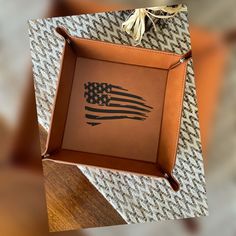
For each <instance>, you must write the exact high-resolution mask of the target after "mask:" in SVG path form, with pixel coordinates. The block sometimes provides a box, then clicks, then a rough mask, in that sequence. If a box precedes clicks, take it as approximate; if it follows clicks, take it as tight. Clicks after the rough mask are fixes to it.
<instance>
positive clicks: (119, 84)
mask: <svg viewBox="0 0 236 236" xmlns="http://www.w3.org/2000/svg"><path fill="white" fill-rule="evenodd" d="M57 32H58V33H59V34H60V35H61V36H63V38H64V39H65V46H64V51H63V56H62V62H61V71H60V74H59V82H58V87H57V95H56V99H55V104H54V110H53V115H52V121H51V127H50V132H49V137H48V140H47V147H46V150H45V152H44V154H43V158H47V159H51V160H54V161H59V162H66V163H76V164H81V165H89V166H94V167H100V168H106V169H112V170H118V171H124V172H131V173H136V174H141V175H148V176H154V177H163V178H166V179H167V180H168V181H169V182H170V184H171V186H172V188H173V189H174V190H175V191H177V190H178V189H179V185H178V182H177V181H176V180H175V179H174V177H173V176H172V170H173V168H174V165H175V160H176V151H177V144H178V138H179V129H180V119H181V112H182V103H183V94H184V86H185V77H186V65H187V62H186V61H187V60H186V59H188V58H189V57H190V56H191V54H190V53H189V54H186V55H177V54H173V53H167V52H161V51H157V50H151V49H142V48H137V47H130V46H124V45H118V44H112V43H105V42H100V41H96V40H90V39H84V38H77V37H73V36H71V35H69V34H68V33H67V32H66V30H65V29H63V28H61V27H59V28H57Z"/></svg>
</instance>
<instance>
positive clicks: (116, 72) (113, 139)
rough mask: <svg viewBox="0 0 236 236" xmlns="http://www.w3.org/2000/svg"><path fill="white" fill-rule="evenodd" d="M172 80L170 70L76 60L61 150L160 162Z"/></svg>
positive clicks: (81, 58)
mask: <svg viewBox="0 0 236 236" xmlns="http://www.w3.org/2000/svg"><path fill="white" fill-rule="evenodd" d="M167 76H168V70H163V69H158V68H150V67H143V66H135V65H128V64H120V63H115V62H109V61H101V60H96V59H88V58H84V57H77V61H76V67H75V72H74V80H73V86H72V92H71V97H70V102H69V109H68V114H67V121H66V125H65V131H64V137H63V144H62V149H67V150H73V151H80V152H88V153H96V154H102V155H108V156H113V157H119V158H127V159H134V160H141V161H146V162H152V163H155V162H156V158H157V149H158V142H159V134H160V126H161V119H162V111H163V103H164V96H165V87H166V81H167ZM89 83H90V84H89ZM95 83H96V84H95ZM85 85H86V86H87V87H86V88H85ZM89 85H91V86H92V87H91V88H90V87H89ZM96 86H98V87H99V88H100V89H103V88H102V86H105V87H106V88H108V90H106V91H104V89H103V90H102V92H99V88H98V87H96ZM109 89H110V90H109ZM90 92H92V94H91V95H90V94H89V93H90ZM86 94H87V95H86ZM85 95H86V96H87V97H85ZM102 95H103V97H105V98H106V99H105V100H106V101H103V100H102V99H100V98H97V97H99V96H102ZM90 98H91V99H92V100H91V101H90V100H89V99H90ZM99 99H100V100H102V101H101V102H102V104H103V105H101V104H99ZM124 99H125V100H124ZM107 100H108V101H109V102H107ZM128 100H130V101H131V100H132V102H130V101H128ZM114 104H115V105H114ZM127 106H128V107H127ZM86 115H87V117H86ZM95 116H96V118H94V117H95ZM91 117H92V118H93V119H91ZM97 117H99V119H97ZM101 117H102V118H101ZM104 117H105V118H104ZM107 117H108V118H107ZM110 117H112V118H110ZM114 117H115V118H114ZM118 117H119V118H118ZM121 117H123V118H121ZM124 117H127V118H124ZM137 117H138V119H135V118H137Z"/></svg>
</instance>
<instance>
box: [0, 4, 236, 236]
mask: <svg viewBox="0 0 236 236" xmlns="http://www.w3.org/2000/svg"><path fill="white" fill-rule="evenodd" d="M176 3H183V2H182V1H163V0H162V1H146V2H145V4H144V3H143V1H127V0H126V1H101V0H100V1H98V0H97V1H95V0H84V1H83V0H55V1H53V0H50V1H49V0H41V1H36V0H31V1H29V0H21V1H16V0H8V1H6V0H0V4H1V7H0V235H3V236H5V235H6V236H8V235H18V236H20V235H24V236H25V235H48V217H47V211H46V202H45V192H44V185H43V178H42V166H41V156H40V148H39V147H40V146H39V145H40V144H39V140H38V132H37V127H36V126H37V124H36V123H35V122H34V121H35V120H36V118H37V116H36V110H35V104H34V101H33V102H32V101H31V99H30V98H31V97H32V96H33V80H32V72H31V59H30V49H29V39H28V26H27V20H29V19H37V18H43V17H52V16H64V15H77V14H83V13H93V12H103V11H110V10H120V9H132V8H138V7H151V6H157V5H168V4H169V5H170V4H176ZM186 4H187V6H188V10H189V20H190V32H191V27H194V28H197V29H198V30H199V31H201V32H204V34H205V35H211V37H213V38H215V41H216V42H217V45H219V46H217V47H213V49H212V50H209V51H207V50H204V49H203V50H204V51H206V57H204V58H205V60H204V59H202V58H201V56H199V55H198V54H197V53H196V54H194V51H195V50H196V51H197V50H199V49H198V45H199V41H198V39H197V38H196V37H194V39H192V49H193V59H194V67H195V77H196V84H197V97H198V103H199V118H200V127H201V132H202V138H203V139H204V140H203V148H204V149H203V151H204V161H205V173H206V181H207V193H208V204H209V212H210V215H209V216H208V217H204V218H199V219H189V220H181V221H167V222H159V223H152V224H140V225H129V226H128V225H124V226H113V227H107V228H99V229H87V230H78V231H73V232H72V231H71V232H62V233H57V234H58V235H64V234H65V235H120V234H123V235H143V234H148V235H157V234H158V233H159V234H162V235H169V234H175V235H235V234H236V224H235V219H236V200H235V199H236V158H235V157H236V114H235V113H236V93H235V88H236V46H235V45H236V11H235V9H236V3H235V0H225V1H221V0H214V1H213V0H204V1H203V0H198V1H194V0H193V1H186ZM204 65H207V68H204ZM214 67H215V68H216V69H219V68H220V70H214V71H218V72H217V74H216V75H215V74H214V73H210V74H209V68H213V69H215V68H214ZM198 68H201V70H200V69H199V70H198ZM204 73H206V75H208V76H206V78H205V79H206V81H198V77H200V74H204ZM28 103H29V105H28V106H26V104H28ZM29 112H30V113H32V114H34V115H33V116H32V117H34V119H35V120H29V119H27V118H26V115H27V113H29ZM31 119H33V118H31Z"/></svg>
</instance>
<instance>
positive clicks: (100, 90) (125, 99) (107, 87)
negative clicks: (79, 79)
mask: <svg viewBox="0 0 236 236" xmlns="http://www.w3.org/2000/svg"><path fill="white" fill-rule="evenodd" d="M84 98H85V100H86V104H85V117H86V120H87V124H89V125H91V126H95V125H99V124H102V122H105V121H107V120H122V119H130V120H136V121H144V120H146V119H147V118H148V113H149V112H151V110H152V109H153V107H151V106H148V105H147V104H146V101H145V100H144V98H142V97H141V96H138V95H135V94H133V93H130V92H129V91H128V90H127V89H125V88H123V87H121V86H117V85H114V84H109V83H98V82H87V83H84Z"/></svg>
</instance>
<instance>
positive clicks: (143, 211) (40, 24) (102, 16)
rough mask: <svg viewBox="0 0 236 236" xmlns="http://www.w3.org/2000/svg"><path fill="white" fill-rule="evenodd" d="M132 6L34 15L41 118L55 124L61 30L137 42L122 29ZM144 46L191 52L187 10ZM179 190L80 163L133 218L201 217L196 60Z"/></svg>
mask: <svg viewBox="0 0 236 236" xmlns="http://www.w3.org/2000/svg"><path fill="white" fill-rule="evenodd" d="M128 15H129V12H128V11H123V12H122V11H119V12H110V13H97V14H88V15H80V16H69V17H57V18H51V19H38V20H31V21H29V22H28V24H29V38H30V49H31V55H32V64H33V73H34V79H35V92H36V102H37V112H38V120H39V122H40V124H41V125H43V126H44V127H45V128H46V129H48V128H49V124H50V119H51V112H52V106H53V101H54V98H55V91H56V85H57V76H58V72H59V69H60V59H61V56H62V49H63V40H62V38H60V36H58V35H57V34H56V33H55V28H56V27H57V26H65V27H66V28H67V29H68V31H69V33H70V34H71V35H75V36H79V37H83V38H91V39H97V40H101V41H106V42H113V43H118V44H125V45H132V46H133V45H135V42H133V40H132V38H131V37H130V36H129V35H127V34H126V33H125V32H123V31H122V30H121V24H122V23H123V22H124V21H125V20H126V19H127V17H128ZM139 46H140V47H144V48H152V49H158V50H162V51H169V52H175V53H178V54H183V53H186V52H187V51H188V50H189V49H190V48H191V45H190V35H189V30H188V17H187V13H179V14H177V15H176V16H175V17H173V18H170V19H168V20H165V24H164V26H163V27H161V28H159V29H158V31H155V30H154V29H153V28H152V27H151V28H150V29H148V31H147V32H146V33H145V35H144V37H143V40H142V42H141V44H140V45H139ZM186 79H187V80H186V88H185V94H184V102H183V112H182V119H181V129H180V138H179V143H178V151H177V160H176V166H175V168H174V176H175V178H176V179H177V180H178V181H179V182H180V190H179V191H178V192H173V190H172V189H171V188H170V187H169V186H168V183H166V181H165V180H163V179H156V178H151V177H145V176H136V175H131V174H123V173H119V172H116V171H108V170H102V169H98V168H91V167H79V168H80V170H81V171H82V172H83V173H84V175H85V176H86V177H87V178H88V179H89V180H90V182H91V183H92V184H93V185H94V186H95V187H96V188H97V189H98V191H100V192H101V194H102V195H103V196H104V197H105V198H106V199H107V200H108V201H109V202H110V203H111V204H112V205H113V206H114V208H115V209H116V210H117V211H118V212H119V214H120V215H121V216H122V217H123V218H124V219H125V220H126V222H127V223H142V222H152V221H160V220H167V219H180V218H187V217H199V216H205V215H207V214H208V205H207V197H206V186H205V177H204V168H203V159H202V151H201V142H200V130H199V122H198V108H197V101H196V89H195V81H194V73H193V63H192V60H190V61H189V62H188V66H187V78H186Z"/></svg>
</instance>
